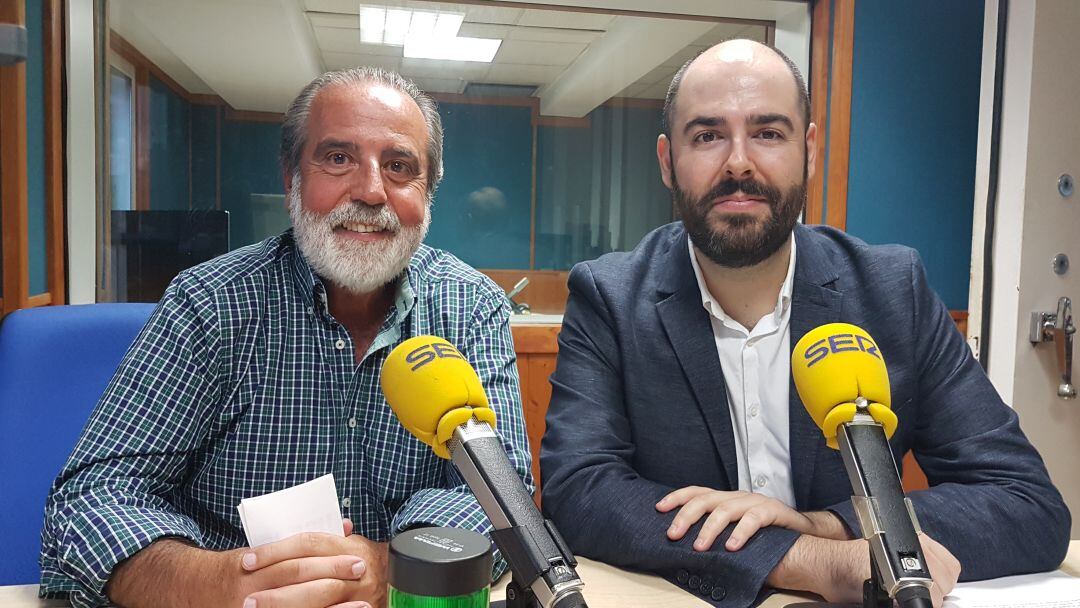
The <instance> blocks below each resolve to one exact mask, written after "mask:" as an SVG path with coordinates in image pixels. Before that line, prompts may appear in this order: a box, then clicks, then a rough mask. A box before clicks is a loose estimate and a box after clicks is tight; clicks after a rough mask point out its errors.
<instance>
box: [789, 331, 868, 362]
mask: <svg viewBox="0 0 1080 608" xmlns="http://www.w3.org/2000/svg"><path fill="white" fill-rule="evenodd" d="M847 351H862V352H864V353H866V354H868V355H873V356H874V357H877V358H878V359H880V358H881V353H879V352H878V347H877V344H874V341H873V340H871V339H870V338H868V337H866V336H860V335H858V334H833V335H831V336H829V337H828V338H822V339H820V340H818V341H817V342H814V343H813V344H811V345H810V346H808V347H807V348H806V352H805V353H803V358H804V359H806V367H808V368H810V367H813V366H814V365H815V364H816V363H818V362H820V361H821V360H822V359H824V358H825V357H828V356H829V355H830V354H832V353H842V352H847Z"/></svg>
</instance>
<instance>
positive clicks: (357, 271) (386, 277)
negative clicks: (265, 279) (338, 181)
mask: <svg viewBox="0 0 1080 608" xmlns="http://www.w3.org/2000/svg"><path fill="white" fill-rule="evenodd" d="M286 200H287V201H288V206H289V217H290V218H292V225H293V237H294V238H295V239H296V246H297V248H299V249H300V253H302V254H303V256H304V258H305V259H306V260H307V262H308V264H310V265H311V268H312V269H313V270H314V271H315V274H317V275H319V276H320V277H322V278H323V279H325V280H327V281H330V282H331V283H334V284H335V285H337V286H339V287H341V288H343V289H345V290H347V291H349V292H352V293H356V294H364V293H371V292H373V291H375V290H377V289H380V288H381V287H383V286H385V285H386V284H387V283H390V282H392V281H394V280H395V279H397V277H398V276H400V275H401V273H402V272H404V270H405V269H406V268H407V267H408V266H409V260H410V259H412V256H413V254H414V253H416V250H417V249H419V248H420V243H422V242H423V241H424V237H425V236H427V231H428V226H430V225H431V206H430V205H426V206H425V207H424V220H423V221H422V222H421V223H420V224H419V225H417V226H413V227H403V226H402V225H401V222H400V220H399V219H398V217H397V215H396V214H395V213H394V212H393V211H391V210H390V208H389V207H388V206H386V205H380V206H378V207H373V206H370V205H366V204H364V203H352V204H349V205H339V206H337V207H335V208H334V210H333V211H331V212H330V213H328V214H326V215H319V214H317V213H313V212H311V211H308V210H307V209H305V208H304V206H303V204H301V201H300V176H299V175H294V176H293V183H292V188H291V189H290V190H289V194H288V195H287V197H286ZM342 222H360V223H363V224H370V225H373V226H377V227H379V228H383V229H386V230H390V231H391V232H393V236H391V237H390V238H389V239H385V240H381V241H376V242H372V243H364V242H359V241H353V240H346V239H342V238H339V237H338V236H337V235H335V234H334V227H335V226H339V225H341V223H342Z"/></svg>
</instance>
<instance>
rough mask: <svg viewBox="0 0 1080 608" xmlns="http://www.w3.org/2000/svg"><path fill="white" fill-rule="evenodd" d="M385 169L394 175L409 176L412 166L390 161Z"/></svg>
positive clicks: (403, 162) (402, 162) (400, 161)
mask: <svg viewBox="0 0 1080 608" xmlns="http://www.w3.org/2000/svg"><path fill="white" fill-rule="evenodd" d="M386 168H387V169H389V170H390V172H391V173H394V174H396V175H411V174H412V173H413V168H412V166H410V165H409V163H407V162H405V161H403V160H392V161H390V162H389V163H387V165H386Z"/></svg>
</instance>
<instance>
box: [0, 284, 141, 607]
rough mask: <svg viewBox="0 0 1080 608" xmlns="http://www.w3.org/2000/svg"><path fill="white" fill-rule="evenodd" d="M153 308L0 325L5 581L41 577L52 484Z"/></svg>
mask: <svg viewBox="0 0 1080 608" xmlns="http://www.w3.org/2000/svg"><path fill="white" fill-rule="evenodd" d="M153 310H154V305H153V304H89V305H85V306H51V307H44V308H33V309H27V310H19V311H16V312H13V313H11V314H10V315H8V316H7V317H6V318H4V320H3V323H0V546H2V547H3V555H2V556H0V585H15V584H29V583H36V582H38V580H39V578H40V569H39V566H38V553H39V551H40V549H41V524H42V517H43V514H44V509H45V498H46V496H47V495H48V492H49V487H50V485H51V484H52V482H53V480H54V479H55V478H56V475H57V473H59V472H60V468H61V467H62V466H63V464H64V461H65V460H66V459H67V457H68V455H69V454H71V450H72V448H73V447H74V445H75V440H76V439H78V437H79V434H80V433H81V432H82V429H83V427H84V426H85V425H86V421H87V419H88V418H89V416H90V412H91V411H93V409H94V406H95V405H96V404H97V402H98V399H99V398H100V397H101V393H102V392H103V391H104V390H105V386H106V385H107V384H108V383H109V380H110V379H111V378H112V376H113V373H114V372H115V371H116V368H117V366H118V365H119V363H120V359H121V358H123V356H124V353H125V352H127V349H128V347H129V346H130V345H131V343H132V341H133V340H134V339H135V336H136V335H137V334H138V333H139V330H140V329H141V328H142V326H143V325H144V324H145V323H146V320H147V318H149V316H150V313H151V312H152V311H153Z"/></svg>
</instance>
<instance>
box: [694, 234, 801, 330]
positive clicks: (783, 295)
mask: <svg viewBox="0 0 1080 608" xmlns="http://www.w3.org/2000/svg"><path fill="white" fill-rule="evenodd" d="M686 243H687V249H688V251H689V254H690V264H691V265H692V266H693V267H694V277H695V278H697V283H698V289H699V290H700V291H701V305H702V306H703V307H704V308H705V310H706V311H708V312H709V314H711V315H713V316H714V317H716V318H717V319H718V320H719V321H720V322H721V323H723V324H724V325H726V326H728V327H732V328H733V329H735V328H742V329H743V330H744V331H747V332H751V331H753V329H754V328H753V327H748V328H744V327H742V325H741V324H739V322H738V321H736V320H734V319H732V318H731V317H730V316H728V314H727V313H726V312H724V309H723V307H721V306H720V303H719V302H717V301H716V299H715V298H713V297H712V294H711V293H709V288H708V286H706V285H705V275H703V274H702V272H701V265H700V264H698V260H697V256H696V255H695V254H694V243H693V242H692V241H691V240H690V238H689V236H688V237H687V239H686ZM794 280H795V233H794V232H793V233H792V234H791V258H790V259H789V260H788V270H787V276H786V277H784V284H783V285H782V286H781V287H780V294H779V295H778V296H777V297H776V308H774V309H773V312H772V317H773V320H774V322H775V326H777V327H778V326H780V324H781V321H782V319H783V317H784V315H785V314H786V313H787V312H788V310H789V308H790V307H791V292H792V285H793V283H794ZM759 323H760V321H759Z"/></svg>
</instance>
